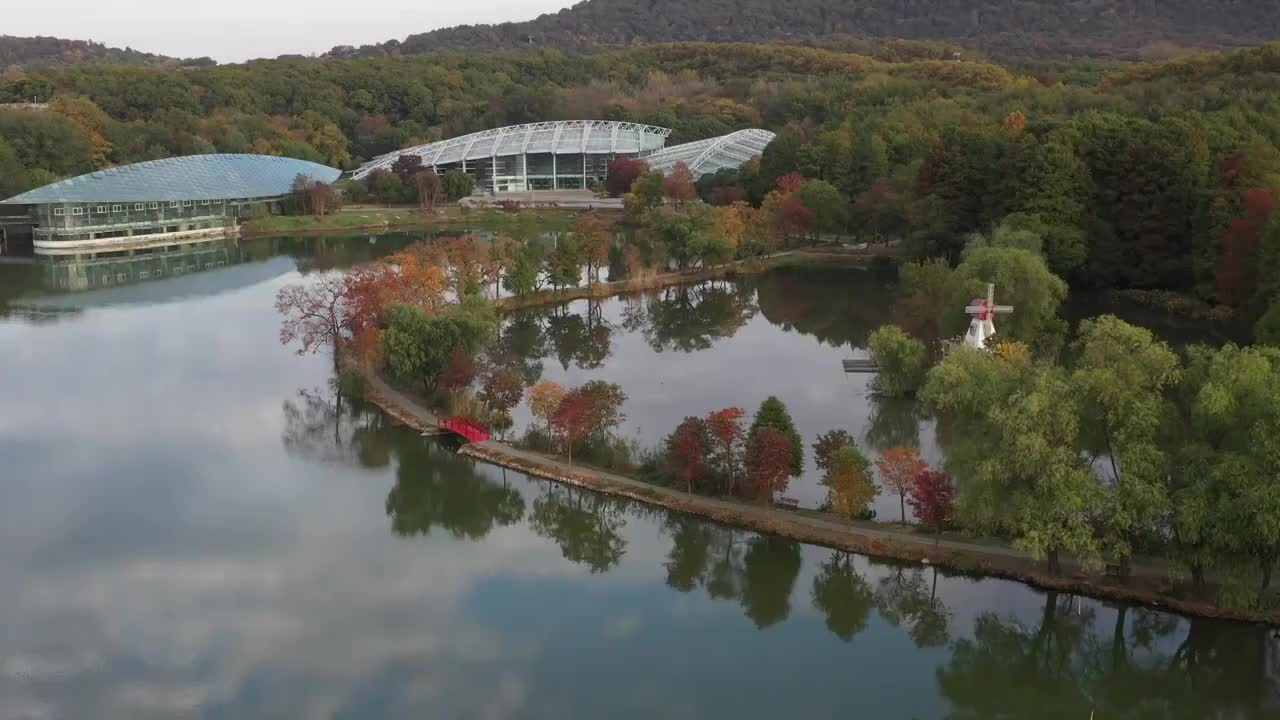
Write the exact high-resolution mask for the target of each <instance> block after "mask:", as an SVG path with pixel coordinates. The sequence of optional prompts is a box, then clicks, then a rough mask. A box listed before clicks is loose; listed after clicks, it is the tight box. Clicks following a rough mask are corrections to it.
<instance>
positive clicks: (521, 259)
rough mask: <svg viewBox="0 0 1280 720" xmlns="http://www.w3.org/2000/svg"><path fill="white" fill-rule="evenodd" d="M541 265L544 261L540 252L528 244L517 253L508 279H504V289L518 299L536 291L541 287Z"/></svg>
mask: <svg viewBox="0 0 1280 720" xmlns="http://www.w3.org/2000/svg"><path fill="white" fill-rule="evenodd" d="M541 265H542V259H541V257H539V253H538V251H537V250H536V249H535V248H533V247H532V246H530V245H529V244H527V243H526V244H525V245H524V247H522V248H520V249H519V250H517V251H516V252H515V255H514V256H513V258H512V260H511V266H510V267H509V268H508V269H507V274H506V277H504V278H502V285H503V287H505V288H506V289H507V292H510V293H511V294H513V295H515V296H517V297H522V296H524V295H528V294H529V293H531V292H534V291H536V290H537V289H538V287H539V285H540V282H539V279H540V278H539V275H540V274H541V272H540V270H539V268H540V267H541Z"/></svg>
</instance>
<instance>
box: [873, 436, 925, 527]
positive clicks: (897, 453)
mask: <svg viewBox="0 0 1280 720" xmlns="http://www.w3.org/2000/svg"><path fill="white" fill-rule="evenodd" d="M876 468H878V469H879V470H880V482H881V483H882V484H884V486H885V487H888V488H892V489H893V491H894V492H896V493H898V509H899V511H900V512H901V513H902V522H904V523H905V522H906V521H907V504H906V498H907V493H909V492H911V486H912V484H913V483H915V480H916V476H918V475H919V474H920V473H922V472H924V471H926V470H928V469H929V466H928V464H926V463H925V461H924V460H921V459H920V451H919V450H917V449H916V448H913V447H894V448H889V449H888V450H885V451H884V452H883V453H881V454H880V459H879V460H877V461H876Z"/></svg>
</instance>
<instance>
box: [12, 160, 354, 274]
mask: <svg viewBox="0 0 1280 720" xmlns="http://www.w3.org/2000/svg"><path fill="white" fill-rule="evenodd" d="M340 174H341V171H339V170H337V169H336V168H330V167H326V166H324V165H319V164H317V163H312V162H307V161H303V160H293V159H290V158H282V157H273V156H267V155H189V156H185V157H177V158H169V159H166V160H153V161H149V162H143V163H137V164H134V165H125V166H121V167H117V168H110V169H108V170H100V171H98V172H95V173H90V174H88V175H81V176H80V177H75V178H71V179H69V180H63V181H61V182H56V183H53V184H51V185H46V186H44V187H42V188H37V189H35V190H31V191H29V192H26V193H23V194H21V195H18V196H16V197H12V198H9V199H8V200H5V201H3V203H0V206H4V207H5V208H7V209H8V211H6V212H5V214H13V213H12V212H11V210H12V208H14V207H18V206H21V207H24V208H25V209H26V214H27V215H28V216H29V218H30V221H31V223H32V224H33V226H34V245H35V250H36V252H37V253H38V254H67V253H72V254H74V253H78V252H83V251H86V250H92V249H101V248H107V247H112V246H120V245H126V244H133V243H135V242H143V241H155V240H168V239H179V238H194V237H215V236H221V235H225V234H226V233H227V231H228V230H229V229H232V228H235V227H236V226H238V225H239V223H240V221H241V220H242V219H243V218H247V217H248V216H249V215H250V213H251V212H253V211H254V208H255V206H266V207H267V208H268V209H273V208H274V206H275V205H276V204H277V203H278V202H279V201H280V199H282V198H283V197H284V196H286V195H288V194H289V193H290V191H291V189H292V187H293V183H294V181H295V180H296V179H297V178H298V176H304V177H307V178H309V179H311V180H315V181H319V182H333V181H334V180H336V179H337V178H338V176H339V175H340Z"/></svg>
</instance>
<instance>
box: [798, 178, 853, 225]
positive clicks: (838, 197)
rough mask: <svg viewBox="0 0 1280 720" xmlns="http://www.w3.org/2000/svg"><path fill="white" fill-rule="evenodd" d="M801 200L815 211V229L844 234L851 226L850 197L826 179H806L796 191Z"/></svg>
mask: <svg viewBox="0 0 1280 720" xmlns="http://www.w3.org/2000/svg"><path fill="white" fill-rule="evenodd" d="M796 194H797V195H798V196H799V199H800V202H801V203H802V204H803V205H804V206H805V207H807V208H809V210H811V211H812V212H813V229H814V230H816V231H817V232H820V233H828V234H832V235H843V234H844V233H845V231H846V230H848V228H849V208H850V204H849V199H848V198H846V197H845V196H844V195H843V194H842V193H841V192H840V191H839V190H837V189H836V187H835V186H834V185H832V184H831V183H829V182H827V181H825V180H805V181H804V184H803V185H801V186H800V189H799V190H797V191H796Z"/></svg>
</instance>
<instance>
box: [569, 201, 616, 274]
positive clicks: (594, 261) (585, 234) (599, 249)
mask: <svg viewBox="0 0 1280 720" xmlns="http://www.w3.org/2000/svg"><path fill="white" fill-rule="evenodd" d="M573 233H574V235H575V236H576V237H577V240H578V249H579V250H580V251H581V252H582V255H583V259H584V260H586V261H587V282H588V283H589V284H590V283H597V282H600V268H602V267H605V266H606V265H608V264H609V235H608V233H606V232H605V229H604V223H602V222H600V218H599V216H597V215H596V214H595V213H587V214H586V215H583V216H582V217H581V218H579V219H578V222H577V223H576V224H575V225H574V226H573Z"/></svg>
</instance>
